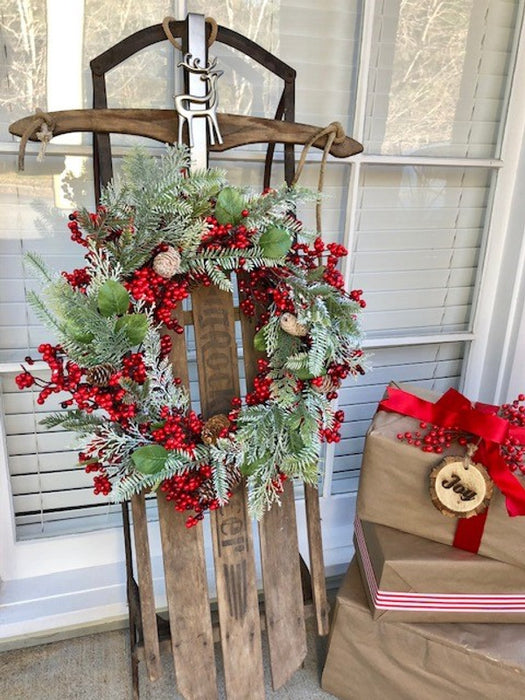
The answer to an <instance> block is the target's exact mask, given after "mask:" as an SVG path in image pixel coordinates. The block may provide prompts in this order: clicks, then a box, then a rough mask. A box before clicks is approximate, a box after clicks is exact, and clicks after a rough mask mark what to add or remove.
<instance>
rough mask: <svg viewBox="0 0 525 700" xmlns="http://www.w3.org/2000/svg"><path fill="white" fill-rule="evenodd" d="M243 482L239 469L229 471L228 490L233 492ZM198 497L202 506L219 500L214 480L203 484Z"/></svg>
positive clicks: (208, 480) (227, 476)
mask: <svg viewBox="0 0 525 700" xmlns="http://www.w3.org/2000/svg"><path fill="white" fill-rule="evenodd" d="M240 481H241V472H240V471H239V470H238V469H235V470H231V469H229V470H228V471H227V473H226V482H227V484H228V489H229V490H230V491H231V490H233V489H234V488H235V487H236V486H237V485H238V484H239V483H240ZM197 496H198V499H199V501H200V503H201V504H202V505H205V504H207V503H209V502H210V501H214V500H215V499H216V498H217V492H216V491H215V487H214V485H213V479H212V477H210V478H209V479H206V480H205V481H203V482H202V484H201V485H200V486H199V488H198V490H197Z"/></svg>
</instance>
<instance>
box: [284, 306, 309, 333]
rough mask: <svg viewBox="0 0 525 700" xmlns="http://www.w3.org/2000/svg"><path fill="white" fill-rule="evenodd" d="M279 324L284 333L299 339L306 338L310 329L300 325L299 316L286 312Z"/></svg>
mask: <svg viewBox="0 0 525 700" xmlns="http://www.w3.org/2000/svg"><path fill="white" fill-rule="evenodd" d="M279 323H280V324H281V328H282V329H283V331H284V332H285V333H288V335H295V336H296V337H298V338H304V336H305V335H308V328H307V327H306V326H304V325H303V324H302V323H299V321H298V320H297V316H294V315H293V314H291V313H289V312H286V313H284V314H283V315H282V316H281V320H280V322H279Z"/></svg>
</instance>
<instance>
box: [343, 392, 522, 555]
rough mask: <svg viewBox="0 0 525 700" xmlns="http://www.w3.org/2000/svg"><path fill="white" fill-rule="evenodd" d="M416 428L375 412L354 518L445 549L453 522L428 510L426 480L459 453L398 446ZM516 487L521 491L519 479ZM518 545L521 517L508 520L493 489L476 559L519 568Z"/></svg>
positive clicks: (412, 421)
mask: <svg viewBox="0 0 525 700" xmlns="http://www.w3.org/2000/svg"><path fill="white" fill-rule="evenodd" d="M411 390H413V388H411ZM413 393H416V392H415V391H413ZM418 394H422V395H423V397H424V398H425V399H427V400H431V401H432V402H435V401H436V400H437V399H438V398H439V397H438V395H437V394H433V393H430V392H418ZM419 424H420V420H419V419H417V418H410V417H408V416H406V415H401V414H399V413H394V412H386V411H383V410H378V411H377V413H376V415H375V417H374V419H373V421H372V424H371V426H370V429H369V430H368V433H367V436H366V441H365V449H364V452H363V463H362V468H361V477H360V482H359V493H358V498H357V514H358V516H359V518H360V519H361V520H364V521H368V522H373V523H377V524H380V525H386V526H387V527H392V528H395V529H397V530H401V531H403V532H408V533H411V534H413V535H418V536H419V537H425V538H427V539H430V540H434V541H436V542H442V543H443V544H448V545H450V544H452V543H453V541H454V536H455V532H456V526H457V523H458V520H457V519H455V518H451V517H447V516H445V515H443V513H441V512H440V511H439V510H438V509H437V508H435V507H434V505H433V504H432V500H431V497H430V491H429V475H430V472H431V470H432V468H433V467H435V466H436V465H437V464H439V463H440V462H441V461H442V459H443V457H444V456H445V455H446V454H447V453H448V454H449V455H450V454H455V455H457V454H461V451H462V450H463V452H464V448H460V449H458V446H457V445H456V446H454V445H452V446H451V447H450V448H449V449H448V450H444V452H443V454H440V455H439V454H435V453H429V452H423V451H422V450H421V449H420V448H418V447H414V446H413V445H409V444H406V443H403V442H400V441H399V439H398V438H397V435H398V434H404V433H406V432H407V431H411V432H415V431H417V430H420V427H419ZM474 460H475V458H474ZM509 475H510V472H509ZM516 482H517V483H518V486H519V488H521V489H523V488H525V477H524V476H520V477H517V478H516ZM524 541H525V517H524V516H518V517H510V516H509V514H508V512H507V508H506V502H505V497H504V495H503V494H502V493H501V492H500V490H499V489H498V488H496V487H495V488H494V494H493V496H492V501H491V503H490V505H489V508H488V515H487V519H486V522H485V525H484V530H483V535H482V539H481V545H480V547H479V550H478V553H479V554H481V555H483V556H485V557H490V558H493V559H497V560H499V561H504V562H507V563H509V564H513V565H515V566H522V567H525V547H524Z"/></svg>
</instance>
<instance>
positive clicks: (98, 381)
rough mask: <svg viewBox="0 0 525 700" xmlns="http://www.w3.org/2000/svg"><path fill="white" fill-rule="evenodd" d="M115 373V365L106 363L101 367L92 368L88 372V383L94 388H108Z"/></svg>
mask: <svg viewBox="0 0 525 700" xmlns="http://www.w3.org/2000/svg"><path fill="white" fill-rule="evenodd" d="M114 371H115V368H114V367H113V365H111V364H109V362H104V363H103V364H101V365H95V366H94V367H90V368H89V369H88V371H87V372H86V382H87V383H88V384H91V385H92V386H99V387H104V386H108V384H109V380H110V379H111V375H112V374H113V372H114Z"/></svg>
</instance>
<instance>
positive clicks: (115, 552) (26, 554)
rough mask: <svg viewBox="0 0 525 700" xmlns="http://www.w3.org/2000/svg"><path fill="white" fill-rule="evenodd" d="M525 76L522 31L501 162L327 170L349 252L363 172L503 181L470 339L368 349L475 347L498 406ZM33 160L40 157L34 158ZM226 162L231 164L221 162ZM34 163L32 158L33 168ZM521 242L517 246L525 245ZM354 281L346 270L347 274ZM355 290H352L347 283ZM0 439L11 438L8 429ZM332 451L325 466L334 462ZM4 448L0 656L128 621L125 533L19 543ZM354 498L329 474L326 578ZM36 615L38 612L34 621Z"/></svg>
mask: <svg viewBox="0 0 525 700" xmlns="http://www.w3.org/2000/svg"><path fill="white" fill-rule="evenodd" d="M177 4H178V5H180V7H178V10H179V12H178V16H184V14H185V11H186V7H185V3H184V2H178V3H177ZM374 10H375V1H374V0H365V1H364V3H363V26H362V34H361V51H360V67H359V78H358V89H357V104H356V122H355V129H354V132H353V134H352V135H353V136H354V137H355V138H356V139H357V140H360V139H362V138H363V133H364V115H365V103H366V95H367V78H368V73H369V64H370V51H371V36H372V23H373V19H374ZM524 74H525V30H524V28H523V26H522V27H521V30H520V33H519V42H518V46H517V52H516V64H515V70H514V77H513V80H512V89H511V92H510V97H509V103H508V108H507V128H506V129H505V132H504V138H503V141H502V148H501V158H500V159H476V160H473V159H464V158H446V157H425V156H419V157H408V156H406V157H405V156H379V155H367V154H361V155H359V156H357V157H354V158H352V159H351V160H348V161H346V162H343V163H342V165H341V163H340V162H337V163H336V162H335V161H333V162H332V161H331V162H330V165H329V167H345V168H350V186H349V190H348V201H347V207H348V209H347V210H348V212H349V217H348V224H347V230H346V232H345V236H346V244H347V245H349V247H350V248H351V247H352V239H353V236H354V235H355V230H356V220H355V212H356V204H357V201H358V194H359V181H360V172H361V168H362V166H363V165H368V164H391V165H408V164H409V165H414V164H420V165H429V166H437V165H438V166H443V167H469V168H470V167H477V168H490V169H493V170H494V171H498V172H497V182H496V186H495V190H494V197H493V203H492V214H491V215H490V216H489V217H488V219H487V221H488V226H489V229H488V236H487V243H486V249H485V255H484V262H483V269H482V274H481V283H480V287H479V292H478V297H477V304H476V307H475V310H474V320H473V325H472V329H471V330H469V331H465V332H464V333H452V334H433V335H428V336H412V337H404V338H402V339H400V338H399V337H394V336H392V337H391V338H384V339H381V341H373V342H370V343H369V344H368V345H369V347H371V348H373V347H376V348H377V347H389V346H400V345H411V344H417V345H421V344H423V343H429V344H430V343H436V342H439V343H443V342H457V341H465V342H466V343H467V344H468V345H469V347H470V350H469V353H468V356H467V359H466V360H465V361H464V374H463V380H462V389H463V390H464V392H465V393H466V394H467V395H468V396H469V397H471V398H472V399H478V398H479V399H482V400H485V401H494V402H501V401H502V400H504V399H506V398H508V396H509V392H510V395H512V394H513V393H517V392H519V390H520V389H519V387H518V385H520V384H521V388H522V389H523V388H524V387H525V368H524V365H523V364H522V362H521V358H520V356H519V347H520V345H519V344H520V343H521V347H523V343H524V342H525V316H524V315H523V296H524V291H523V290H524V287H525V243H521V248H520V251H519V259H518V263H517V265H516V273H515V279H514V280H513V289H512V290H511V292H512V293H510V294H509V295H508V296H509V304H508V305H507V306H506V307H505V309H503V310H501V309H496V306H495V304H496V299H497V298H499V296H501V293H502V288H504V287H505V284H506V280H504V279H503V278H502V272H503V271H504V270H505V269H506V265H508V264H509V260H511V259H512V258H515V257H516V252H515V251H514V250H513V249H509V246H510V245H511V244H512V242H513V240H514V238H513V236H514V237H515V234H516V231H519V232H520V233H522V232H523V230H524V228H525V211H523V206H522V205H521V199H522V197H521V194H520V192H519V174H520V172H521V171H522V170H523V169H524V168H525V156H524V155H522V150H523V147H524V146H525V117H524V115H525V84H524V83H523V81H521V80H519V79H517V77H516V76H522V75H524ZM1 149H2V152H3V153H4V154H6V153H14V152H16V150H17V144H5V145H4V146H2V147H1ZM28 152H29V153H34V152H36V149H34V148H31V147H30V148H28ZM49 152H51V153H57V154H62V155H63V154H66V153H67V154H70V153H74V154H78V155H89V152H88V149H87V148H86V147H83V146H73V147H64V146H60V145H54V144H51V145H50V147H49ZM221 157H222V158H224V156H221ZM29 158H30V156H28V160H29ZM227 158H231V159H233V160H235V159H240V160H250V161H253V160H260V159H261V154H260V152H253V153H250V152H243V153H241V154H239V155H236V154H232V155H229V156H227ZM521 238H523V237H522V236H520V240H521ZM347 275H348V276H349V270H348V271H347ZM347 281H349V280H347ZM495 346H497V356H498V358H499V360H500V364H499V366H498V367H494V366H493V362H492V361H491V351H490V349H491V348H494V347H495ZM16 369H17V367H15V366H14V365H0V372H6V371H15V370H16ZM2 431H3V433H2V434H3V435H4V436H5V431H4V428H3V422H2ZM333 449H334V448H333V446H329V447H328V453H327V460H326V462H327V464H330V461H331V458H332V457H333V454H334V452H333ZM6 464H7V452H6V446H5V439H2V440H1V441H0V579H2V580H3V583H2V584H1V588H0V619H2V617H3V615H2V612H3V613H4V614H5V616H4V617H3V621H2V622H0V647H1V643H2V639H4V640H7V639H11V640H12V639H13V638H15V637H17V636H19V635H24V634H25V635H27V634H33V635H34V634H41V633H43V632H45V631H46V630H51V629H56V628H58V627H69V626H75V625H86V624H94V623H96V622H97V621H100V620H107V619H111V618H118V619H121V618H123V617H124V616H125V614H126V606H125V583H124V575H125V572H124V566H123V565H122V562H123V559H124V552H123V543H122V533H121V530H120V528H114V529H109V530H103V531H99V532H92V533H86V534H77V535H73V536H58V537H53V538H45V539H39V540H33V541H24V542H17V541H16V539H15V528H14V514H13V508H12V501H11V496H10V484H9V477H8V470H7V467H6ZM298 506H299V520H300V523H299V530H300V539H301V542H302V548H303V551H305V547H304V543H305V526H304V513H303V508H302V503H299V504H298ZM354 506H355V494H342V495H336V496H334V495H331V471H330V469H328V470H327V473H326V475H325V479H324V486H323V492H322V494H321V512H322V517H323V530H324V545H325V559H326V563H327V569H328V572H329V573H339V572H341V571H342V568H343V567H344V565H345V564H346V563H347V562H348V561H349V559H350V557H351V555H352V551H353V548H352V544H351V535H352V520H353V512H354ZM152 550H153V555H154V557H155V572H156V577H157V579H159V578H160V577H161V576H162V573H161V566H160V558H159V557H160V543H159V539H158V528H152ZM35 611H37V612H35Z"/></svg>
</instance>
